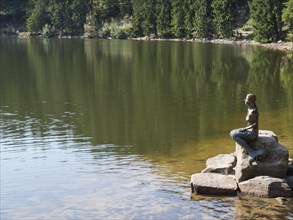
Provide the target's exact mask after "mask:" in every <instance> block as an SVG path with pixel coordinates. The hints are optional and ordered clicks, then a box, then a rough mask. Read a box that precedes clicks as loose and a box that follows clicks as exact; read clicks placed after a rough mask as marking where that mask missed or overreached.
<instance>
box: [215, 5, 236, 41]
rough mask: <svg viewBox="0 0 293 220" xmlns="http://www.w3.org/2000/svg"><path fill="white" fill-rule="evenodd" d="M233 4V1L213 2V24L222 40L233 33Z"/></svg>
mask: <svg viewBox="0 0 293 220" xmlns="http://www.w3.org/2000/svg"><path fill="white" fill-rule="evenodd" d="M233 3H234V0H213V2H212V9H213V23H214V24H215V27H216V31H217V34H218V35H219V36H220V37H223V38H230V37H231V36H232V33H233V32H232V31H233V17H234V16H233Z"/></svg>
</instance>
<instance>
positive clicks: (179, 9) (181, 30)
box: [171, 0, 185, 38]
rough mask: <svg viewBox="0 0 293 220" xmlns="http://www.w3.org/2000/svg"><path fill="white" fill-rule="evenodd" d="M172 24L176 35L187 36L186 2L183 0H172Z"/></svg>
mask: <svg viewBox="0 0 293 220" xmlns="http://www.w3.org/2000/svg"><path fill="white" fill-rule="evenodd" d="M171 6H172V9H171V15H172V20H171V25H172V33H173V34H174V36H175V37H179V38H181V37H184V36H185V25H184V4H182V0H171Z"/></svg>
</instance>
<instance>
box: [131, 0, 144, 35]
mask: <svg viewBox="0 0 293 220" xmlns="http://www.w3.org/2000/svg"><path fill="white" fill-rule="evenodd" d="M143 2H144V0H132V8H133V17H132V25H133V35H134V36H142V35H143V28H142V22H143V20H144V17H143Z"/></svg>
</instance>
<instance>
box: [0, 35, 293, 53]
mask: <svg viewBox="0 0 293 220" xmlns="http://www.w3.org/2000/svg"><path fill="white" fill-rule="evenodd" d="M13 36H15V37H18V38H43V36H42V35H37V36H31V35H30V34H29V33H28V32H24V33H19V34H18V35H13ZM2 37H10V36H9V35H8V36H5V35H4V36H3V35H2ZM55 38H56V37H55ZM57 38H81V39H86V38H88V37H86V36H65V35H64V36H62V37H57ZM97 39H100V38H97ZM101 39H102V38H101ZM106 39H113V38H106ZM127 39H128V40H141V41H182V42H201V43H216V44H235V45H254V46H262V47H267V48H270V49H274V50H281V51H287V52H291V51H293V42H283V41H279V42H277V43H259V42H255V41H253V40H250V39H243V40H240V39H235V40H230V39H185V38H170V39H169V38H156V37H148V36H145V37H137V38H127Z"/></svg>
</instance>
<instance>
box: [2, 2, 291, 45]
mask: <svg viewBox="0 0 293 220" xmlns="http://www.w3.org/2000/svg"><path fill="white" fill-rule="evenodd" d="M284 2H285V0H249V9H250V13H249V12H248V6H247V5H248V3H247V1H244V0H240V1H239V0H62V1H61V0H13V1H12V0H1V1H0V6H1V8H0V22H1V25H0V29H1V30H2V32H3V30H4V29H5V28H7V27H8V26H11V27H14V28H13V30H20V29H24V30H23V31H26V30H25V28H24V24H25V25H26V28H27V30H28V31H30V32H38V33H43V34H44V35H46V36H52V35H60V36H62V35H85V36H88V37H95V36H97V35H99V36H107V37H108V36H111V37H119V38H121V37H122V38H124V37H125V35H127V37H130V35H131V36H133V37H139V36H144V35H148V36H149V35H155V36H158V37H164V38H168V37H177V38H182V37H187V38H192V37H196V38H206V37H208V36H210V35H212V34H215V33H216V36H218V37H221V38H230V37H232V35H233V29H234V28H235V27H237V26H243V25H244V24H245V23H246V22H247V21H250V22H251V24H249V25H246V26H247V27H248V28H250V27H252V28H253V34H254V39H255V40H256V41H261V42H268V41H277V40H279V39H282V37H283V32H282V31H284V30H285V31H286V33H288V35H287V39H288V38H290V36H291V38H292V36H293V31H292V29H293V0H286V2H285V3H284ZM283 3H284V4H283ZM283 7H284V10H283ZM239 11H241V12H242V13H241V14H242V15H241V16H242V17H240V18H238V19H236V18H235V16H234V13H238V14H237V15H239ZM243 12H244V13H243ZM25 13H26V14H25ZM249 14H250V15H249ZM7 15H9V16H7ZM11 15H12V16H11ZM11 17H13V19H11ZM125 17H128V18H129V21H130V23H131V24H132V25H131V27H130V28H126V30H123V28H124V27H123V28H121V27H120V26H121V25H119V24H118V28H116V27H114V26H115V25H112V23H113V22H112V21H113V20H115V21H117V22H118V21H122V20H123V19H124V18H125ZM9 19H10V20H9ZM14 19H16V20H17V21H20V22H22V25H21V24H20V25H18V27H17V28H15V27H16V25H14V26H13V25H11V23H9V22H10V21H11V20H14ZM8 20H9V22H7V21H8ZM3 23H4V24H3ZM118 23H119V22H118ZM240 23H241V25H240ZM283 23H284V24H285V28H284V30H282V27H283ZM246 24H247V23H246ZM244 27H245V26H244ZM1 30H0V31H1ZM98 30H100V33H99V34H98ZM109 30H112V31H110V32H111V33H109ZM291 40H292V39H291Z"/></svg>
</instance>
